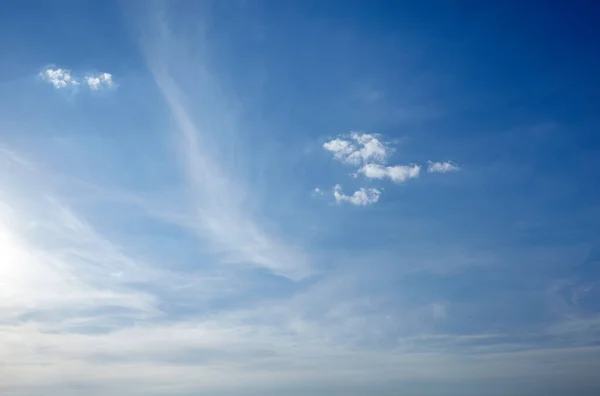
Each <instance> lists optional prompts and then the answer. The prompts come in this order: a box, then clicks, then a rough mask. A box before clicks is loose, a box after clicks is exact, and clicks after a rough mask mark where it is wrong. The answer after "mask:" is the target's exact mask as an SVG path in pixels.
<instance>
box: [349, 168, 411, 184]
mask: <svg viewBox="0 0 600 396" xmlns="http://www.w3.org/2000/svg"><path fill="white" fill-rule="evenodd" d="M358 173H362V174H363V175H364V176H365V177H367V178H369V179H390V180H392V181H393V182H395V183H402V182H405V181H407V180H409V179H414V178H417V177H419V174H420V173H421V167H420V166H419V165H395V166H383V165H379V164H365V165H364V166H363V167H362V168H360V169H359V170H358Z"/></svg>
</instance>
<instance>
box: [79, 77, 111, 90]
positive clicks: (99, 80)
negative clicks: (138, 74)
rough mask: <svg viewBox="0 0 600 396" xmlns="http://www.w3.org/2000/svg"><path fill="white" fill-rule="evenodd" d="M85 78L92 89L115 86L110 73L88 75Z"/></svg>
mask: <svg viewBox="0 0 600 396" xmlns="http://www.w3.org/2000/svg"><path fill="white" fill-rule="evenodd" d="M84 78H85V81H86V82H87V84H88V86H89V87H90V89H91V90H92V91H97V90H99V89H103V88H110V87H113V86H114V82H113V78H112V74H110V73H100V74H96V75H88V76H85V77H84Z"/></svg>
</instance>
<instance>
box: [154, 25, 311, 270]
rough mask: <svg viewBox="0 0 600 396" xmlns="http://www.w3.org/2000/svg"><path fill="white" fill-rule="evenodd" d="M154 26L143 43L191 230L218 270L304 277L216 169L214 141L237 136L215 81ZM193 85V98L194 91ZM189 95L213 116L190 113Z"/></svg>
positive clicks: (233, 178)
mask: <svg viewBox="0 0 600 396" xmlns="http://www.w3.org/2000/svg"><path fill="white" fill-rule="evenodd" d="M161 24H162V26H159V27H157V29H158V31H159V32H160V33H158V34H159V36H160V37H159V38H158V39H156V40H155V41H151V42H146V43H145V48H146V53H147V57H148V62H149V66H150V69H151V70H152V72H153V75H154V78H155V81H156V84H157V85H158V87H159V89H160V92H161V93H162V95H163V97H164V99H165V101H166V103H167V105H168V107H169V109H170V110H171V113H172V115H173V118H174V120H175V121H176V123H177V130H176V137H177V139H178V140H179V142H180V146H179V147H180V151H179V153H178V154H179V155H180V156H181V158H183V164H182V165H183V171H184V172H185V175H186V177H187V189H188V191H189V194H190V196H191V197H192V199H193V203H192V206H191V208H190V210H191V212H190V217H191V219H193V225H192V226H193V227H194V229H195V230H196V231H197V232H198V234H199V236H200V237H201V238H203V239H204V240H205V241H207V242H209V244H210V246H212V248H213V249H215V250H217V251H218V252H219V253H221V254H222V259H223V260H224V261H225V262H230V263H237V264H243V265H249V266H255V267H263V268H265V269H268V270H270V271H272V272H273V273H275V274H278V275H282V276H285V277H288V278H290V279H296V280H297V279H301V278H303V277H305V276H307V275H309V274H310V273H311V271H312V270H311V264H310V259H309V257H308V255H307V254H306V253H305V252H304V251H303V250H302V249H301V248H299V247H295V246H292V245H290V244H288V243H286V242H284V241H283V240H282V238H281V237H278V236H275V235H274V234H272V233H270V232H268V231H266V230H265V229H264V227H263V226H262V225H261V223H260V221H259V220H257V218H256V217H257V216H256V211H252V210H249V208H248V207H247V202H245V200H244V198H245V197H248V196H249V195H250V194H251V193H252V191H248V190H246V189H245V188H244V183H241V182H239V181H238V175H237V174H235V173H230V172H228V169H227V166H225V164H224V163H223V159H224V158H228V154H229V153H228V152H227V151H224V150H221V149H220V147H222V145H220V144H219V143H218V142H216V140H215V139H217V137H220V138H221V139H229V138H231V139H235V136H236V134H237V133H238V131H237V130H236V128H235V126H234V125H233V124H232V121H231V120H232V119H234V118H235V114H232V112H231V110H230V108H231V107H232V106H231V105H230V104H229V103H228V99H227V98H226V96H225V95H224V94H223V91H222V90H221V88H220V87H219V82H218V80H217V78H216V77H215V76H213V75H212V74H210V73H209V72H208V69H207V65H205V64H202V63H199V62H198V61H197V59H199V57H197V56H190V55H187V53H186V51H187V50H188V49H189V48H186V49H185V50H183V49H182V48H181V47H182V45H183V44H182V43H185V44H190V43H188V42H187V41H182V40H181V39H179V38H176V37H174V36H172V33H171V32H170V27H169V26H168V25H167V24H166V22H164V21H163V22H161ZM192 45H193V44H192ZM200 58H201V57H200ZM175 68H177V69H181V68H183V69H188V70H193V71H194V73H193V74H189V75H187V74H186V75H182V74H181V73H176V72H174V71H172V70H173V69H175ZM198 84H200V88H199V90H195V91H194V90H193V87H196V86H197V85H198ZM194 95H199V96H200V97H199V98H198V100H199V101H200V102H203V103H204V102H210V103H212V108H211V109H210V110H208V109H206V108H202V109H199V111H194V109H193V108H192V107H190V106H189V101H188V99H189V97H190V96H194ZM227 143H229V142H227ZM237 154H238V155H240V156H242V155H243V153H241V152H239V153H237ZM236 161H243V159H242V158H238V159H236Z"/></svg>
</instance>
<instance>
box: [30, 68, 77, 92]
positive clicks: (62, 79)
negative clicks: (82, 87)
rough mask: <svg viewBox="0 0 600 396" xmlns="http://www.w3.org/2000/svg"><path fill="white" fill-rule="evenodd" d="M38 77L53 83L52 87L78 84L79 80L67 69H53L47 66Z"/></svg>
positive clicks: (59, 87)
mask: <svg viewBox="0 0 600 396" xmlns="http://www.w3.org/2000/svg"><path fill="white" fill-rule="evenodd" d="M40 77H42V78H43V79H44V80H45V81H47V82H49V83H50V84H52V85H54V88H57V89H61V88H67V87H69V86H77V85H79V82H78V81H77V80H76V79H74V78H73V76H72V75H71V71H70V70H67V69H53V68H50V67H49V68H47V69H46V70H44V71H43V72H41V73H40Z"/></svg>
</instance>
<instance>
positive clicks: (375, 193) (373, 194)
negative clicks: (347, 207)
mask: <svg viewBox="0 0 600 396" xmlns="http://www.w3.org/2000/svg"><path fill="white" fill-rule="evenodd" d="M333 196H334V197H335V201H336V202H338V203H339V202H348V203H350V204H352V205H358V206H366V205H370V204H374V203H376V202H377V201H379V197H380V196H381V191H379V190H377V189H376V188H360V189H359V190H357V191H355V192H354V194H352V195H344V194H343V192H342V186H340V185H339V184H336V186H335V187H334V188H333Z"/></svg>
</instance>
